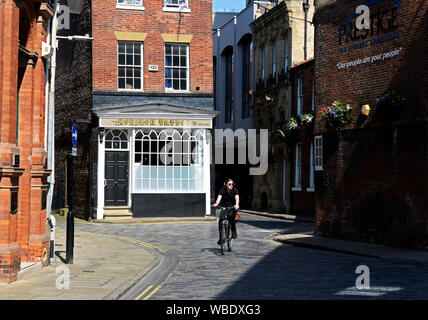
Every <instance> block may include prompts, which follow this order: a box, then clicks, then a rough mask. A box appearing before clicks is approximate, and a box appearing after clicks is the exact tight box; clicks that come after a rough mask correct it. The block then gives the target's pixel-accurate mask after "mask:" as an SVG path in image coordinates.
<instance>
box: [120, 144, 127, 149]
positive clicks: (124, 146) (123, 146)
mask: <svg viewBox="0 0 428 320" xmlns="http://www.w3.org/2000/svg"><path fill="white" fill-rule="evenodd" d="M120 147H121V148H122V149H128V142H122V143H121V146H120Z"/></svg>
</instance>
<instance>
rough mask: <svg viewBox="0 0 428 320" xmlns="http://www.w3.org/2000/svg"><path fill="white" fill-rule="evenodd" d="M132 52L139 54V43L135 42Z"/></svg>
mask: <svg viewBox="0 0 428 320" xmlns="http://www.w3.org/2000/svg"><path fill="white" fill-rule="evenodd" d="M134 53H135V54H141V45H140V44H136V45H135V46H134Z"/></svg>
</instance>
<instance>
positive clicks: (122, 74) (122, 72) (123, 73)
mask: <svg viewBox="0 0 428 320" xmlns="http://www.w3.org/2000/svg"><path fill="white" fill-rule="evenodd" d="M124 76H125V68H123V67H119V77H124Z"/></svg>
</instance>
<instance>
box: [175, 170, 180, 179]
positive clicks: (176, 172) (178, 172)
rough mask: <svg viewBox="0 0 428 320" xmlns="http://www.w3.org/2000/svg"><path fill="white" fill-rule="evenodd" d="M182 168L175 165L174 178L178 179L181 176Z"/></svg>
mask: <svg viewBox="0 0 428 320" xmlns="http://www.w3.org/2000/svg"><path fill="white" fill-rule="evenodd" d="M180 169H181V168H180V167H174V178H176V179H178V178H180V176H181V172H180V171H181V170H180Z"/></svg>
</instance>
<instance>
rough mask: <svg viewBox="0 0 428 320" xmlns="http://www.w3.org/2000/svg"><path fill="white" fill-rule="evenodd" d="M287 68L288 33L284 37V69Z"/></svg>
mask: <svg viewBox="0 0 428 320" xmlns="http://www.w3.org/2000/svg"><path fill="white" fill-rule="evenodd" d="M287 70H288V34H287V35H286V36H285V38H284V71H285V72H287Z"/></svg>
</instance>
